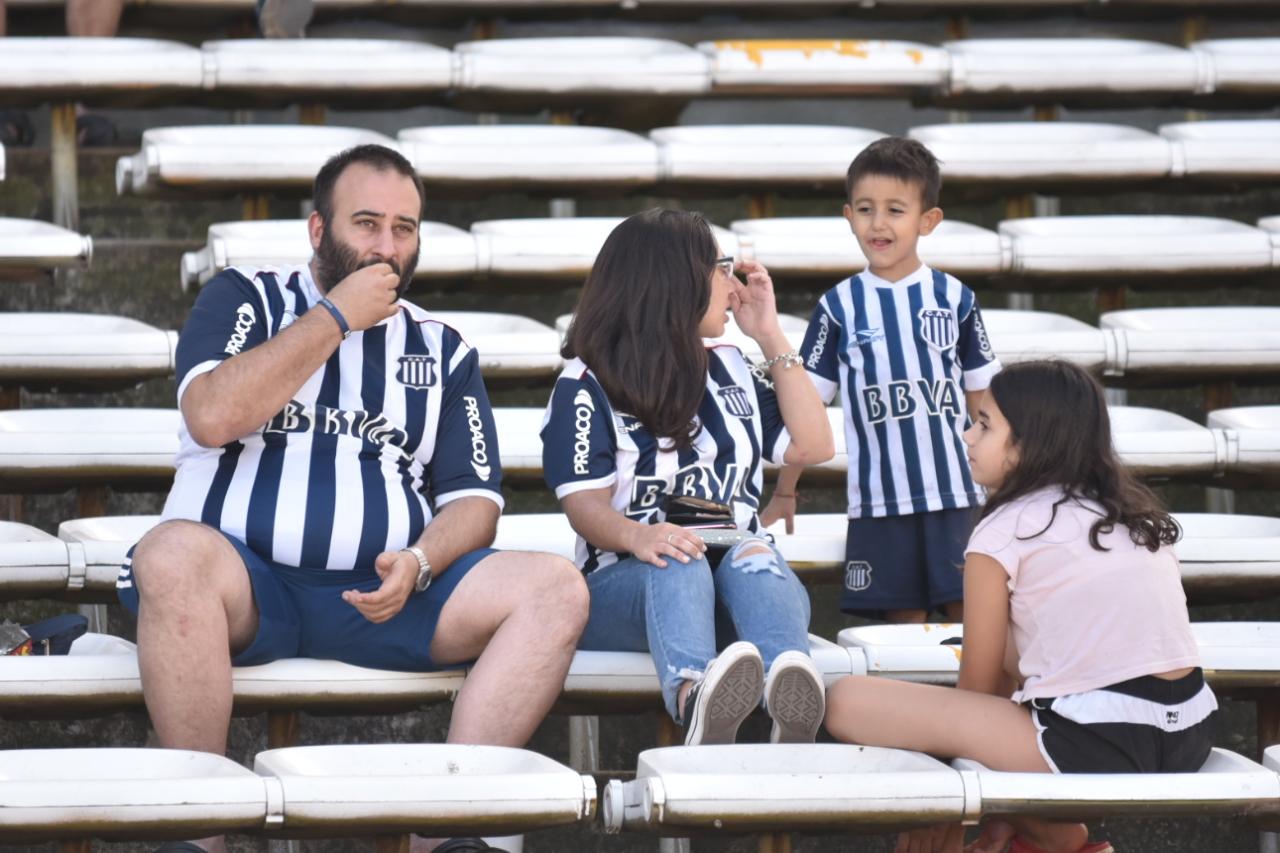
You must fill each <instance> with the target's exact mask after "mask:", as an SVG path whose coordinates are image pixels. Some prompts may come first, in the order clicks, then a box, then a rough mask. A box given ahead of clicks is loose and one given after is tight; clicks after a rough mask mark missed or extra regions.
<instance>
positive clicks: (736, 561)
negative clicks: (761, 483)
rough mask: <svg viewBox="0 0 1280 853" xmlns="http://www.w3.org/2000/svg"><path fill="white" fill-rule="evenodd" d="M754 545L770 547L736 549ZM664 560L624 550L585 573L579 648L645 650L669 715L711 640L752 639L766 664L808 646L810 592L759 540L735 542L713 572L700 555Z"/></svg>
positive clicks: (697, 673)
mask: <svg viewBox="0 0 1280 853" xmlns="http://www.w3.org/2000/svg"><path fill="white" fill-rule="evenodd" d="M761 545H765V546H768V547H769V549H770V551H769V553H765V554H756V555H751V556H748V557H740V556H739V554H740V552H743V551H750V550H752V549H753V548H757V547H759V546H761ZM667 564H668V565H667V568H665V569H660V568H658V567H657V566H654V565H651V564H649V563H646V562H644V561H643V560H641V559H639V558H636V557H629V558H627V559H625V560H622V561H620V562H617V563H614V564H613V565H612V566H606V567H605V568H603V569H597V570H596V571H594V572H592V573H591V574H589V575H587V588H588V589H589V590H590V591H591V615H590V618H589V619H588V621H587V627H586V630H585V631H583V632H582V638H581V639H580V640H579V641H578V648H580V649H587V650H591V651H606V652H644V651H647V652H649V653H651V654H652V655H653V663H654V667H655V668H656V669H657V671H658V678H659V680H660V681H661V683H662V699H663V702H664V703H665V704H666V707H667V713H669V714H670V715H671V718H672V719H673V720H675V721H676V722H680V718H679V715H678V714H677V710H676V695H677V694H678V693H679V690H680V685H681V683H683V682H684V681H685V680H693V681H697V680H698V679H700V678H701V677H702V673H703V670H705V669H706V666H707V663H708V662H710V660H711V659H712V658H714V657H715V656H716V649H717V648H723V647H724V646H726V645H728V644H729V643H731V642H733V641H735V640H746V641H748V642H750V643H754V644H755V646H756V648H758V649H759V650H760V656H761V657H762V658H763V659H764V665H765V671H766V672H767V671H768V668H769V667H770V666H772V664H773V660H774V658H776V657H777V656H778V655H779V654H781V653H782V652H785V651H792V650H794V651H799V652H804V653H805V654H808V653H809V634H808V631H809V595H808V593H807V592H806V591H805V589H804V586H803V585H802V584H801V583H800V581H799V579H798V578H796V576H795V573H794V572H792V571H791V567H790V566H788V565H787V561H786V560H784V559H783V558H782V555H781V554H780V553H778V550H777V548H774V547H773V546H771V545H769V543H768V542H766V541H765V540H762V539H755V538H752V539H748V540H746V541H744V542H742V543H740V544H738V545H736V546H734V547H733V548H732V549H730V551H729V552H728V553H727V554H726V555H725V556H724V558H723V559H722V560H721V561H720V565H719V566H718V567H717V568H716V570H715V571H714V572H713V571H712V570H711V566H710V565H709V564H708V563H707V561H706V559H697V560H690V561H689V562H688V563H681V562H680V561H678V560H676V559H674V558H670V557H668V558H667ZM717 638H718V639H719V640H720V643H719V645H717Z"/></svg>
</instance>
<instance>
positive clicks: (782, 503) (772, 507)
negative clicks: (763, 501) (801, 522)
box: [760, 491, 797, 535]
mask: <svg viewBox="0 0 1280 853" xmlns="http://www.w3.org/2000/svg"><path fill="white" fill-rule="evenodd" d="M796 500H797V498H796V496H795V495H794V494H790V495H782V494H779V493H778V492H777V491H775V492H774V493H773V497H771V498H769V503H768V504H767V505H766V506H765V508H764V511H763V512H761V513H760V524H761V525H763V526H764V527H772V526H773V523H774V522H775V521H777V520H778V519H780V518H785V519H786V520H787V527H786V530H787V534H788V535H790V534H792V533H795V532H796Z"/></svg>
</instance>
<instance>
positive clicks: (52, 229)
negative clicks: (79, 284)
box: [0, 217, 93, 278]
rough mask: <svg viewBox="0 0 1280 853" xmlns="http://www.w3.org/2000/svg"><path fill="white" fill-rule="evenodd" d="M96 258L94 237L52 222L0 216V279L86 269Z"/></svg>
mask: <svg viewBox="0 0 1280 853" xmlns="http://www.w3.org/2000/svg"><path fill="white" fill-rule="evenodd" d="M92 258H93V238H92V237H89V236H86V235H83V234H77V233H76V232H75V231H71V230H68V229H66V228H61V227H59V226H57V225H53V224H50V223H48V222H39V221H37V220H34V219H14V218H12V217H0V278H13V277H16V276H23V275H30V274H32V273H39V272H44V271H46V270H52V269H59V268H70V269H85V268H87V267H88V266H89V262H90V260H92Z"/></svg>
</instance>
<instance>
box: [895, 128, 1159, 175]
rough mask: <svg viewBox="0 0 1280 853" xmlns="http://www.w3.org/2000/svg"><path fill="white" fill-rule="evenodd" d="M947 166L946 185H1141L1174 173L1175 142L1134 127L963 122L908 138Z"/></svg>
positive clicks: (918, 130) (915, 132)
mask: <svg viewBox="0 0 1280 853" xmlns="http://www.w3.org/2000/svg"><path fill="white" fill-rule="evenodd" d="M908 135H910V136H911V137H912V138H914V139H918V140H920V141H921V142H923V143H924V144H925V145H927V146H928V147H929V150H930V151H932V152H933V153H934V155H935V156H937V158H938V159H939V160H940V161H941V163H942V177H943V180H944V181H945V182H946V183H947V185H954V184H982V185H984V186H991V185H996V186H1005V185H1010V184H1020V183H1035V184H1037V185H1038V186H1039V185H1043V184H1049V183H1052V184H1057V183H1062V184H1065V185H1066V186H1068V187H1075V186H1078V185H1087V186H1089V187H1096V186H1097V185H1098V184H1099V183H1102V182H1106V183H1114V182H1116V181H1123V182H1135V181H1143V180H1155V179H1159V178H1166V177H1169V176H1170V175H1173V174H1176V173H1175V172H1174V160H1173V151H1172V146H1171V145H1170V143H1169V140H1167V139H1162V138H1161V137H1159V136H1156V135H1155V134H1154V133H1149V132H1148V131H1145V130H1141V129H1139V128H1136V127H1126V126H1124V125H1116V124H1098V123H1086V122H1065V121H1063V122H1059V121H1053V122H1048V121H1045V122H991V123H980V122H972V123H970V122H965V123H959V124H933V125H925V126H922V127H913V128H911V130H910V131H909V134H908Z"/></svg>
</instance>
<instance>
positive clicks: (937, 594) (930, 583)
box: [840, 508, 976, 616]
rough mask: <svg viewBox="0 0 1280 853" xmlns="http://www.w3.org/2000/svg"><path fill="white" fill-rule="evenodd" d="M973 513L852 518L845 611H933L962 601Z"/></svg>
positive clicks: (842, 596)
mask: <svg viewBox="0 0 1280 853" xmlns="http://www.w3.org/2000/svg"><path fill="white" fill-rule="evenodd" d="M974 513H975V510H974V509H972V508H965V509H942V510H938V511H936V512H920V513H912V514H910V515H891V516H887V517H885V518H851V519H849V529H848V533H847V534H846V536H845V545H844V553H845V569H844V591H843V592H841V594H840V609H841V610H843V611H844V612H845V613H856V614H859V615H871V616H879V615H881V614H883V612H884V611H886V610H933V609H935V608H937V607H940V606H942V605H943V604H946V603H948V602H951V601H960V600H962V599H963V598H964V575H963V573H962V572H961V571H960V570H961V568H963V566H964V548H965V545H966V544H967V543H968V541H969V534H970V533H971V532H972V530H973V520H974V518H976V515H975V514H974Z"/></svg>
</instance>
